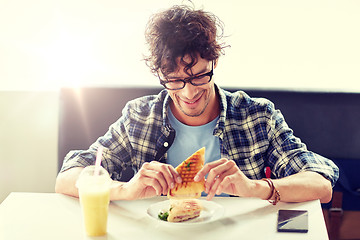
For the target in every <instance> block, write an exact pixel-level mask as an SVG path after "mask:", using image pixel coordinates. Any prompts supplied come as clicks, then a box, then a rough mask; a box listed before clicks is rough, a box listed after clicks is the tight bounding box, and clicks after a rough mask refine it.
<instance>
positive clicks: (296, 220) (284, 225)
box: [277, 210, 308, 233]
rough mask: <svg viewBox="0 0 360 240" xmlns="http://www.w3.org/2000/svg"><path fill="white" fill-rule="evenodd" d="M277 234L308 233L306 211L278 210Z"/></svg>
mask: <svg viewBox="0 0 360 240" xmlns="http://www.w3.org/2000/svg"><path fill="white" fill-rule="evenodd" d="M277 230H278V232H301V233H307V232H308V211H306V210H279V214H278V224H277Z"/></svg>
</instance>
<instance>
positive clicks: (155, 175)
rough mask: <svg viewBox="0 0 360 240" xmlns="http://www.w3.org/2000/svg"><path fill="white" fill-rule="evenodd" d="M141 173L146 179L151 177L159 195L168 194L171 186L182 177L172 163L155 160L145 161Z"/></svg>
mask: <svg viewBox="0 0 360 240" xmlns="http://www.w3.org/2000/svg"><path fill="white" fill-rule="evenodd" d="M139 173H140V174H141V175H143V176H144V177H146V178H147V179H146V180H148V181H149V179H151V181H150V182H151V184H154V185H153V186H154V189H156V193H157V195H160V194H164V195H166V194H167V192H168V191H169V188H174V186H175V182H177V183H180V182H181V177H180V176H179V174H178V172H176V170H175V169H174V168H173V167H172V166H171V165H168V164H163V163H159V162H155V161H154V162H150V163H145V164H144V165H143V167H142V168H141V169H140V171H139Z"/></svg>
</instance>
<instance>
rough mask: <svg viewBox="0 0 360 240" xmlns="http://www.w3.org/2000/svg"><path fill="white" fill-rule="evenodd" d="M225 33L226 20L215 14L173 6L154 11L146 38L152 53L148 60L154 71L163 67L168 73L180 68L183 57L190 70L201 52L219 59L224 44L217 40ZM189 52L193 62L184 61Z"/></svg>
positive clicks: (163, 72)
mask: <svg viewBox="0 0 360 240" xmlns="http://www.w3.org/2000/svg"><path fill="white" fill-rule="evenodd" d="M217 30H220V34H217ZM222 36H223V23H222V22H221V21H220V19H219V18H217V17H216V16H215V15H214V14H212V13H209V12H205V11H202V10H194V9H192V8H190V7H188V6H184V5H182V6H174V7H172V8H170V9H168V10H166V11H163V12H160V13H157V14H155V15H153V16H152V17H151V18H150V20H149V22H148V24H147V27H146V31H145V38H146V43H147V44H148V45H149V50H150V56H148V57H145V61H146V64H147V65H148V66H149V67H150V69H151V71H152V72H153V73H154V74H156V73H158V70H160V71H161V72H162V74H164V76H166V75H168V74H169V73H172V72H174V71H175V70H177V67H178V65H177V62H176V59H177V58H178V57H180V59H181V60H180V62H181V63H182V64H184V65H185V68H184V71H185V72H186V73H188V74H189V70H190V69H191V68H192V67H193V66H194V65H195V64H196V63H197V57H198V55H200V57H201V58H204V59H207V60H209V61H213V60H215V61H216V60H217V59H218V58H219V56H220V55H221V54H223V44H220V43H219V42H218V40H219V39H220V38H221V37H222ZM187 55H188V56H190V59H191V62H190V63H189V62H185V61H184V57H185V56H187Z"/></svg>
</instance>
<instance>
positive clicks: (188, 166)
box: [185, 162, 192, 171]
mask: <svg viewBox="0 0 360 240" xmlns="http://www.w3.org/2000/svg"><path fill="white" fill-rule="evenodd" d="M185 163H186V162H185ZM190 164H192V162H188V163H187V164H186V166H185V168H187V170H188V171H190Z"/></svg>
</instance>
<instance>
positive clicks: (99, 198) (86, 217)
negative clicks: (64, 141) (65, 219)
mask: <svg viewBox="0 0 360 240" xmlns="http://www.w3.org/2000/svg"><path fill="white" fill-rule="evenodd" d="M94 173H95V166H88V167H86V168H84V169H83V170H82V172H81V174H80V176H79V178H78V180H77V182H76V186H77V188H78V189H79V199H80V205H81V209H82V215H83V222H84V226H85V232H86V234H87V235H88V236H102V235H105V234H106V233H107V219H108V209H109V202H110V197H109V195H110V185H111V179H110V176H109V173H108V172H107V171H106V170H105V169H104V168H103V167H100V169H99V172H98V173H99V174H98V175H96V174H94Z"/></svg>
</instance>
